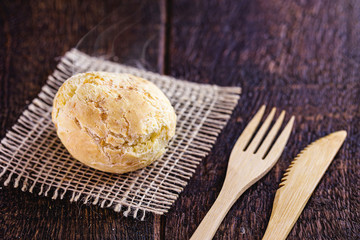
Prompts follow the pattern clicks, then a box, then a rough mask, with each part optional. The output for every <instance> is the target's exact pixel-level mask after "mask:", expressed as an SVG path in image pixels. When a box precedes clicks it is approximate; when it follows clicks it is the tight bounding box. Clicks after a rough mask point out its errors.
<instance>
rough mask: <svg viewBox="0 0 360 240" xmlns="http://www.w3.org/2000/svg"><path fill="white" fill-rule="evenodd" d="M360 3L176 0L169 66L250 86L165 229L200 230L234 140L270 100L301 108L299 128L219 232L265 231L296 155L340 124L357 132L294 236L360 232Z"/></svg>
mask: <svg viewBox="0 0 360 240" xmlns="http://www.w3.org/2000/svg"><path fill="white" fill-rule="evenodd" d="M359 13H360V11H359V2H358V1H276V0H271V1H250V0H249V1H196V2H193V1H191V2H190V1H185V0H184V1H174V2H173V20H172V23H173V24H172V31H171V32H172V36H171V39H172V41H171V48H170V49H171V53H170V55H171V61H170V63H171V67H170V69H171V72H170V74H171V75H174V76H176V77H183V78H186V79H190V80H192V81H197V82H210V83H216V84H220V85H237V86H242V87H243V95H242V98H241V100H240V103H239V106H238V107H237V108H236V110H235V112H234V114H233V117H232V118H231V120H230V123H229V124H228V126H227V127H226V128H225V130H224V131H223V133H222V134H221V136H220V137H219V139H218V141H217V143H216V145H215V147H214V148H213V150H212V152H211V154H210V155H209V156H208V157H207V158H206V159H204V161H203V162H202V163H201V164H200V166H199V167H198V169H197V172H196V174H195V175H194V177H193V178H192V179H191V181H190V183H189V187H187V188H186V189H185V191H184V192H183V194H182V195H181V196H180V199H179V200H178V201H177V202H176V203H175V207H174V208H172V209H171V211H170V212H169V214H167V216H166V226H169V227H167V228H166V234H165V236H166V237H165V238H166V239H186V238H189V237H190V236H191V234H192V233H193V232H194V231H195V229H196V226H197V224H199V223H200V222H201V219H202V218H203V217H204V216H205V214H206V212H207V211H208V210H209V209H210V206H211V205H212V204H213V203H214V201H215V199H216V197H217V196H218V194H219V191H220V189H221V186H222V183H223V181H224V177H225V172H226V165H227V160H228V158H229V154H230V151H231V148H232V146H233V144H234V143H235V141H236V139H237V137H238V136H239V135H240V133H241V131H242V130H243V128H244V127H245V126H246V124H247V122H248V121H249V119H250V116H251V115H253V114H254V112H253V111H254V109H258V108H259V107H260V105H261V104H267V105H268V106H276V107H278V108H279V109H284V110H286V111H287V112H288V113H290V114H294V115H295V116H296V120H295V126H294V131H293V134H292V137H291V138H290V140H289V143H288V146H287V148H286V150H285V152H284V154H283V155H282V157H281V158H280V160H279V162H278V163H277V165H276V166H275V167H274V169H273V170H272V171H270V173H269V174H268V175H267V176H265V177H264V178H263V179H261V180H260V181H259V182H258V183H257V184H255V185H254V186H252V187H251V188H250V189H249V190H248V191H247V192H245V193H244V194H243V195H242V196H241V197H240V198H239V200H238V201H237V202H236V203H235V204H234V206H233V208H232V209H231V210H230V212H229V214H228V215H227V217H226V218H225V219H224V221H223V223H222V225H220V228H219V230H218V232H217V234H216V235H215V238H214V239H260V238H261V237H262V235H263V234H264V232H265V228H266V225H267V222H268V220H269V217H270V213H271V207H272V202H273V199H274V195H275V192H276V189H277V187H278V184H279V182H280V178H281V176H282V174H283V172H284V171H285V170H286V168H287V166H288V165H289V163H290V161H291V159H292V158H293V157H295V155H296V154H297V152H298V151H299V149H302V148H304V147H305V146H306V145H307V144H308V143H310V142H311V141H313V140H315V139H317V138H318V137H320V136H324V135H326V134H327V133H330V132H332V131H335V130H340V129H345V130H347V131H348V133H349V135H348V138H347V140H346V142H345V144H344V146H343V148H342V149H341V150H340V152H339V154H338V155H337V157H336V159H335V160H334V162H333V163H332V165H331V166H330V168H329V169H328V171H327V173H326V174H325V176H324V178H323V179H322V181H321V182H320V184H319V186H318V187H317V189H316V190H315V192H314V194H313V196H312V197H311V199H310V201H309V203H308V205H307V207H306V208H305V209H304V211H303V213H302V214H301V216H300V218H299V220H298V221H297V223H296V224H295V227H294V228H293V230H292V231H291V233H290V235H289V239H357V238H358V236H359V235H360V230H359V226H360V223H359V219H360V216H359V214H360V213H359V211H358V210H357V209H359V208H360V205H359V192H360V189H359V185H358V184H357V183H358V182H359V180H360V179H359V175H360V174H359V171H360V169H359V164H360V163H359V162H360V160H359V159H360V154H359V143H360V135H359V120H360V119H359V118H360V107H359V96H360V92H359V90H360V81H359V77H358V75H359V74H357V72H358V71H359V70H358V69H359V67H358V66H359V62H360V61H359V53H360V52H359V47H358V44H357V42H359V37H360V34H359V30H360V28H359ZM184 36H186V37H185V38H184ZM170 226H177V227H176V228H172V227H170Z"/></svg>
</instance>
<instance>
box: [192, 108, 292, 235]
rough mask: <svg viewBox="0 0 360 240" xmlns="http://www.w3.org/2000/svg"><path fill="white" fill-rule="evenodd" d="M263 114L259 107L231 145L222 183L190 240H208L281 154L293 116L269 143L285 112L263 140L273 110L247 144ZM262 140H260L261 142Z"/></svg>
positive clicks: (277, 129) (273, 110)
mask: <svg viewBox="0 0 360 240" xmlns="http://www.w3.org/2000/svg"><path fill="white" fill-rule="evenodd" d="M264 112H265V106H262V107H261V108H260V110H259V111H258V112H257V113H256V115H255V116H254V118H253V119H252V120H251V121H250V123H249V124H248V125H247V126H246V128H245V130H244V131H243V133H242V134H241V136H240V137H239V139H238V140H237V142H236V143H235V146H234V148H233V150H232V152H231V154H230V159H229V163H228V168H227V172H226V177H225V182H224V185H223V187H222V189H221V191H220V194H219V196H218V197H217V199H216V201H215V203H214V204H213V206H212V207H211V209H210V210H209V212H208V213H207V214H206V216H205V218H204V219H203V220H202V222H201V223H200V225H199V227H198V228H197V229H196V231H195V233H194V234H193V235H192V237H191V240H196V239H199V240H204V239H212V237H213V236H214V235H215V233H216V230H217V229H218V227H219V225H220V223H221V222H222V220H223V219H224V217H225V216H226V214H227V212H228V211H229V210H230V208H231V206H232V205H233V204H234V203H235V201H236V200H237V199H238V198H239V197H240V196H241V194H242V193H243V192H245V191H246V189H248V188H249V187H250V186H251V185H253V184H254V183H255V182H256V181H258V180H259V179H260V178H262V177H263V176H265V174H266V173H268V172H269V171H270V169H271V168H272V167H273V166H274V165H275V163H276V161H277V160H278V159H279V157H280V155H281V153H282V152H283V150H284V147H285V145H286V142H287V140H288V138H289V136H290V133H291V129H292V126H293V124H294V116H292V117H291V119H290V121H289V122H288V124H287V125H286V126H285V128H284V130H283V131H282V132H281V134H280V136H279V137H278V138H277V140H276V141H275V143H274V144H273V145H272V143H273V141H274V139H275V136H276V135H277V132H278V131H279V128H280V126H281V124H282V122H283V120H284V116H285V111H282V113H281V114H280V116H279V118H278V119H277V121H276V122H275V124H274V126H273V127H272V128H271V130H270V131H269V133H268V134H267V136H266V138H265V139H264V135H265V133H266V132H267V129H268V128H269V126H270V123H271V122H272V119H273V118H274V115H275V112H276V109H275V108H273V109H272V111H271V112H270V114H269V116H268V117H267V118H266V120H265V121H264V123H263V124H262V126H261V127H260V129H259V131H258V132H257V133H256V135H255V137H254V138H253V140H252V141H251V142H250V140H251V139H252V136H253V135H254V133H255V130H256V129H257V127H258V125H259V123H260V120H261V118H262V116H263V115H264ZM263 139H264V141H262V140H263ZM249 142H250V144H249ZM260 143H261V145H260ZM259 145H260V146H259ZM271 146H272V147H271ZM270 147H271V149H270V151H268V150H269V148H270Z"/></svg>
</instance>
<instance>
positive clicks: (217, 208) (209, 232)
mask: <svg viewBox="0 0 360 240" xmlns="http://www.w3.org/2000/svg"><path fill="white" fill-rule="evenodd" d="M244 191H245V190H243V191H241V192H240V193H239V194H238V195H236V196H235V197H234V195H232V196H231V194H229V191H228V189H227V188H223V189H222V190H221V191H220V194H219V196H218V197H217V199H216V201H215V203H214V204H213V205H212V207H211V208H210V210H209V212H208V213H207V214H206V216H205V218H204V219H203V220H202V221H201V223H200V225H199V226H198V228H197V229H196V231H195V232H194V234H193V235H192V237H191V238H190V240H206V239H209V240H210V239H212V238H213V237H214V235H215V233H216V231H217V229H218V227H219V226H220V224H221V222H222V220H223V219H224V217H225V216H226V214H227V213H228V211H229V210H230V208H231V207H232V205H233V204H234V203H235V201H236V200H237V199H238V198H239V196H240V195H241V194H242V193H243V192H244Z"/></svg>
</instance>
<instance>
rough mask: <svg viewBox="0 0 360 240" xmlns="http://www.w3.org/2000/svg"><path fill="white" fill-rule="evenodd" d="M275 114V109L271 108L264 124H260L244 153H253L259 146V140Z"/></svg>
mask: <svg viewBox="0 0 360 240" xmlns="http://www.w3.org/2000/svg"><path fill="white" fill-rule="evenodd" d="M275 112H276V108H273V109H272V110H271V112H270V114H269V116H268V117H267V118H266V120H265V121H264V123H263V124H262V126H261V128H260V129H259V131H258V132H257V133H256V135H255V137H254V139H253V140H252V141H251V142H250V145H249V147H248V148H247V150H246V151H249V152H251V153H253V152H255V149H256V148H257V147H258V146H259V144H260V142H261V140H262V139H263V137H264V135H265V133H266V130H267V129H268V128H269V126H270V123H271V121H272V120H273V118H274V115H275Z"/></svg>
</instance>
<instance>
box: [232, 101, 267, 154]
mask: <svg viewBox="0 0 360 240" xmlns="http://www.w3.org/2000/svg"><path fill="white" fill-rule="evenodd" d="M264 112H265V105H262V106H261V108H260V109H259V111H258V112H257V113H256V114H255V116H254V117H253V118H252V119H251V121H250V122H249V124H248V125H247V126H246V128H245V129H244V131H243V132H242V134H241V135H240V137H239V138H238V140H237V141H236V143H235V146H234V148H237V149H240V150H244V148H245V146H246V145H247V144H248V142H249V141H250V139H251V137H252V136H253V135H254V132H255V130H256V128H257V126H258V125H259V123H260V120H261V118H262V117H263V115H264Z"/></svg>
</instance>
